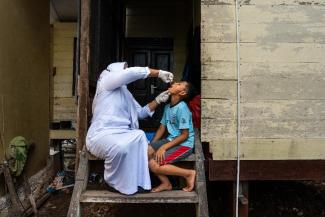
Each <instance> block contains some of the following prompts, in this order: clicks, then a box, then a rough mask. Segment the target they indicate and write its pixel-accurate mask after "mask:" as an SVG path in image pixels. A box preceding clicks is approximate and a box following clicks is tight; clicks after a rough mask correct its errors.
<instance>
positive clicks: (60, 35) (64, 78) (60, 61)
mask: <svg viewBox="0 0 325 217" xmlns="http://www.w3.org/2000/svg"><path fill="white" fill-rule="evenodd" d="M76 28H77V26H76V23H60V22H57V23H54V24H53V30H52V32H53V35H52V40H53V44H52V47H53V48H52V50H53V54H52V58H53V59H52V63H53V67H54V68H55V69H54V75H53V78H52V81H53V85H52V87H53V91H52V94H53V95H52V96H53V99H52V102H53V117H52V121H53V122H58V121H72V122H73V123H75V122H76V113H77V105H76V99H75V97H74V96H73V95H72V81H73V43H74V38H75V37H77V32H76Z"/></svg>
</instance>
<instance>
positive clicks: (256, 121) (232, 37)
mask: <svg viewBox="0 0 325 217" xmlns="http://www.w3.org/2000/svg"><path fill="white" fill-rule="evenodd" d="M239 11H240V12H239V20H240V53H241V55H240V61H241V64H240V74H241V99H240V101H241V129H240V133H241V137H242V157H243V159H324V158H325V145H324V144H325V119H324V118H325V72H324V69H325V67H324V66H325V64H324V62H325V56H324V53H325V44H324V41H325V24H324V23H325V13H324V12H325V1H324V0H316V1H311V0H307V1H297V0H270V1H267V0H250V1H249V0H245V1H241V6H240V10H239ZM235 12H236V11H235V5H234V1H230V0H224V1H222V0H221V1H220V0H215V1H214V0H207V1H202V5H201V14H202V22H201V25H202V27H201V30H202V33H201V34H202V39H201V40H202V46H201V48H202V59H201V60H202V141H207V142H210V147H211V151H212V152H213V157H214V159H215V160H219V159H235V157H236V154H235V153H236V138H237V135H236V130H237V123H236V122H237V120H236V116H237V86H236V85H237V69H236V23H235V22H236V20H235Z"/></svg>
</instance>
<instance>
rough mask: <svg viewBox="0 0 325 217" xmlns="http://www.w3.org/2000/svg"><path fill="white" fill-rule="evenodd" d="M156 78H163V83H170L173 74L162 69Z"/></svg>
mask: <svg viewBox="0 0 325 217" xmlns="http://www.w3.org/2000/svg"><path fill="white" fill-rule="evenodd" d="M158 78H160V79H161V80H163V82H165V83H170V82H172V81H173V78H174V75H173V73H171V72H167V71H164V70H159V73H158Z"/></svg>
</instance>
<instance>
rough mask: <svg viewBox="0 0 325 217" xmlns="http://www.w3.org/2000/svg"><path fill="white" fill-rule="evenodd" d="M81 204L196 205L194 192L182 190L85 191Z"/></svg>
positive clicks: (81, 197)
mask: <svg viewBox="0 0 325 217" xmlns="http://www.w3.org/2000/svg"><path fill="white" fill-rule="evenodd" d="M80 202H81V203H198V196H197V194H196V192H194V191H192V192H184V191H182V190H173V191H163V192H159V193H142V194H134V195H123V194H120V193H114V192H110V191H107V190H101V191H99V190H87V191H85V192H83V193H82V194H81V196H80Z"/></svg>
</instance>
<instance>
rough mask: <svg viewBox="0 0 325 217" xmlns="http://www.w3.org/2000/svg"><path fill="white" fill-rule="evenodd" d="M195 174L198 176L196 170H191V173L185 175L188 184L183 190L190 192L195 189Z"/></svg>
mask: <svg viewBox="0 0 325 217" xmlns="http://www.w3.org/2000/svg"><path fill="white" fill-rule="evenodd" d="M195 176H196V172H195V170H191V172H190V173H189V175H188V176H186V177H185V179H186V184H187V186H186V187H185V188H183V191H186V192H190V191H192V190H193V188H194V181H195Z"/></svg>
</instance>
